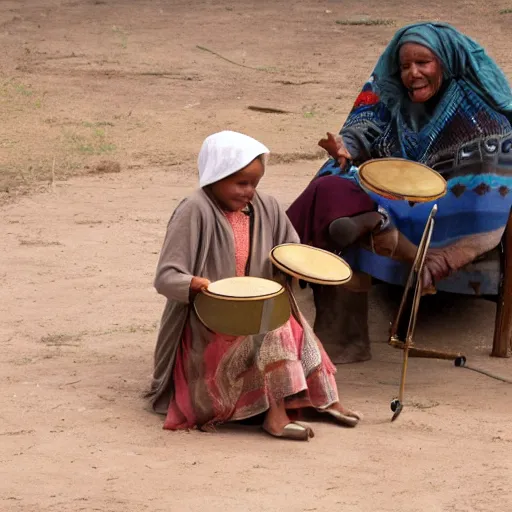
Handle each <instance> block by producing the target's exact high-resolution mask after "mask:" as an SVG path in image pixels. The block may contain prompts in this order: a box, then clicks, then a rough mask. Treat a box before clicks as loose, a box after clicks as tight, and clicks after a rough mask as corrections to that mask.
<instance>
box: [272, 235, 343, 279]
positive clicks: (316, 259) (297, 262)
mask: <svg viewBox="0 0 512 512" xmlns="http://www.w3.org/2000/svg"><path fill="white" fill-rule="evenodd" d="M270 259H271V261H272V262H273V263H274V265H275V266H276V267H277V268H279V269H280V270H282V271H283V272H285V273H286V274H288V275H291V276H293V277H296V278H297V279H302V280H304V281H308V282H310V283H316V284H325V285H338V284H343V283H346V282H347V281H349V280H350V279H351V277H352V270H351V269H350V266H349V265H348V263H347V262H346V261H345V260H343V259H342V258H340V257H339V256H336V255H335V254H333V253H332V252H329V251H324V250H322V249H318V248H316V247H311V246H310V245H303V244H282V245H278V246H276V247H274V248H273V249H272V251H271V252H270Z"/></svg>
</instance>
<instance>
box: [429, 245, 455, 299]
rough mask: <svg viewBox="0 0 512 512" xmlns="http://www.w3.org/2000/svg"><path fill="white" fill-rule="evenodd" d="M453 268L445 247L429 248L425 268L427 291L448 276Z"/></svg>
mask: <svg viewBox="0 0 512 512" xmlns="http://www.w3.org/2000/svg"><path fill="white" fill-rule="evenodd" d="M451 272H452V268H451V266H450V263H449V262H448V259H447V258H446V253H445V251H444V250H443V249H429V250H428V251H427V254H426V256H425V266H424V268H423V276H422V279H423V289H424V290H425V292H426V293H430V290H433V289H434V287H435V283H436V282H437V281H440V280H441V279H444V278H445V277H448V276H449V275H450V273H451Z"/></svg>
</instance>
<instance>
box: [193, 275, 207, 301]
mask: <svg viewBox="0 0 512 512" xmlns="http://www.w3.org/2000/svg"><path fill="white" fill-rule="evenodd" d="M209 284H210V281H209V280H208V279H205V278H204V277H197V276H194V277H193V278H192V281H190V295H191V296H192V297H195V296H196V295H197V294H198V293H199V292H200V291H202V290H204V289H205V288H208V285H209Z"/></svg>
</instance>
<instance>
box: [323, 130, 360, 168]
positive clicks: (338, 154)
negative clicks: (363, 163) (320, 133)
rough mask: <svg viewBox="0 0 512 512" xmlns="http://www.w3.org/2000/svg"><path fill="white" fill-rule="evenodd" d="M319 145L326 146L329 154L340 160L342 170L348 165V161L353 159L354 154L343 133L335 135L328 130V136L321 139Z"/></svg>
mask: <svg viewBox="0 0 512 512" xmlns="http://www.w3.org/2000/svg"><path fill="white" fill-rule="evenodd" d="M318 145H319V146H320V147H321V148H324V149H325V150H326V151H327V153H329V156H331V157H332V158H334V159H335V160H337V161H338V163H339V164H340V167H341V169H342V170H344V169H345V167H346V166H347V161H349V160H352V155H351V154H350V153H349V152H348V149H347V148H346V147H345V143H344V142H343V138H342V137H341V135H336V136H334V135H333V134H332V133H330V132H327V138H326V139H321V140H320V141H319V142H318Z"/></svg>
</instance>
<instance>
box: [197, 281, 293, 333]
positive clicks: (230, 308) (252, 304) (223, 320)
mask: <svg viewBox="0 0 512 512" xmlns="http://www.w3.org/2000/svg"><path fill="white" fill-rule="evenodd" d="M234 280H237V281H238V282H237V281H234ZM223 281H226V286H225V288H226V289H227V293H223V292H220V290H222V288H223ZM251 281H252V282H251ZM262 281H268V280H262V279H261V278H251V277H240V278H237V277H233V278H229V279H225V280H220V281H217V282H215V283H212V284H214V286H212V288H214V289H216V290H217V291H218V292H219V293H212V292H211V290H208V289H207V290H204V291H203V292H201V293H199V294H198V295H197V296H196V299H195V301H194V309H195V312H196V314H197V316H198V318H199V320H201V322H202V323H203V324H204V325H205V326H206V327H207V328H208V329H210V330H211V331H213V332H216V333H219V334H225V335H228V336H250V335H256V334H266V333H267V332H269V331H273V330H275V329H277V328H279V327H281V326H282V325H283V324H285V323H286V322H287V321H288V320H289V318H290V315H291V309H290V300H289V297H288V293H287V292H286V290H285V289H284V288H283V287H282V286H281V285H279V284H278V283H275V282H274V281H269V282H268V284H269V286H268V288H269V289H271V290H272V291H271V293H263V294H262V292H261V290H262V286H261V285H262V284H264V283H262ZM238 283H240V284H238ZM253 283H254V284H253ZM233 284H236V285H237V286H235V288H236V294H235V296H229V289H230V288H231V289H233V286H232V285H233ZM251 285H252V286H251ZM244 287H245V288H246V289H247V293H246V295H245V296H241V294H240V291H241V290H242V289H243V288H244ZM251 288H253V289H257V294H254V293H252V292H251ZM276 290H277V291H276Z"/></svg>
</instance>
